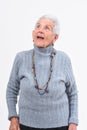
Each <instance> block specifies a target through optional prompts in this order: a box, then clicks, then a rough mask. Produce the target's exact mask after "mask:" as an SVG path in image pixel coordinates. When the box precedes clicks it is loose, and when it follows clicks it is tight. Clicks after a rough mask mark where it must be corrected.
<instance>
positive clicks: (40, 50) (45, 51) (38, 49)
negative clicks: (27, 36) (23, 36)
mask: <svg viewBox="0 0 87 130" xmlns="http://www.w3.org/2000/svg"><path fill="white" fill-rule="evenodd" d="M34 50H35V51H36V52H38V53H41V54H44V55H46V54H51V52H52V50H53V44H51V45H49V46H47V47H45V48H44V47H38V46H36V45H35V44H34Z"/></svg>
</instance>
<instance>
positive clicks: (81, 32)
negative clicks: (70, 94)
mask: <svg viewBox="0 0 87 130" xmlns="http://www.w3.org/2000/svg"><path fill="white" fill-rule="evenodd" d="M43 14H54V15H55V16H57V17H58V19H59V21H60V26H61V32H60V37H59V40H57V42H56V43H55V48H56V49H59V50H63V51H65V52H66V53H67V54H68V55H69V56H70V58H71V61H72V66H73V71H74V75H75V78H76V82H77V86H78V91H79V93H78V94H79V126H78V130H87V119H86V118H87V101H86V100H87V58H86V55H87V47H86V44H87V0H31V1H30V0H0V130H8V126H9V121H8V119H7V117H8V111H7V105H6V99H5V95H6V87H7V82H8V79H9V75H10V71H11V67H12V64H13V61H14V57H15V55H16V53H17V52H19V51H23V50H28V49H31V48H32V47H33V42H32V29H33V27H34V24H35V22H36V20H37V19H38V18H39V17H40V16H42V15H43Z"/></svg>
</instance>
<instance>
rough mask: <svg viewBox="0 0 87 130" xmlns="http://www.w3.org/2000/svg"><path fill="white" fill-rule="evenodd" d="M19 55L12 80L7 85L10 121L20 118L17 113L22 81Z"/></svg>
mask: <svg viewBox="0 0 87 130" xmlns="http://www.w3.org/2000/svg"><path fill="white" fill-rule="evenodd" d="M19 63H20V60H19V55H18V54H17V55H16V57H15V60H14V63H13V67H12V70H11V74H10V78H9V81H8V84H7V90H6V101H7V107H8V119H9V120H10V118H11V117H18V115H17V111H16V104H17V95H18V93H19V88H20V87H19V86H20V80H19V77H18V71H19Z"/></svg>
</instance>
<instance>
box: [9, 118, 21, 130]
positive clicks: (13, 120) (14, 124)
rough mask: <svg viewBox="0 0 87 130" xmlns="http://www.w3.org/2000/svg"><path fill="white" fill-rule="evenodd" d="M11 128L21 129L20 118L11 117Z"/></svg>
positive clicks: (11, 129) (14, 129) (10, 129)
mask: <svg viewBox="0 0 87 130" xmlns="http://www.w3.org/2000/svg"><path fill="white" fill-rule="evenodd" d="M9 130H20V127H19V120H18V118H16V117H12V118H11V122H10V127H9Z"/></svg>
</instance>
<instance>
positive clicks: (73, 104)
mask: <svg viewBox="0 0 87 130" xmlns="http://www.w3.org/2000/svg"><path fill="white" fill-rule="evenodd" d="M65 71H66V93H67V96H68V100H69V124H71V123H74V124H77V125H78V91H77V85H76V82H75V77H74V74H73V70H72V65H71V60H70V58H69V57H67V58H66V65H65Z"/></svg>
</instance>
